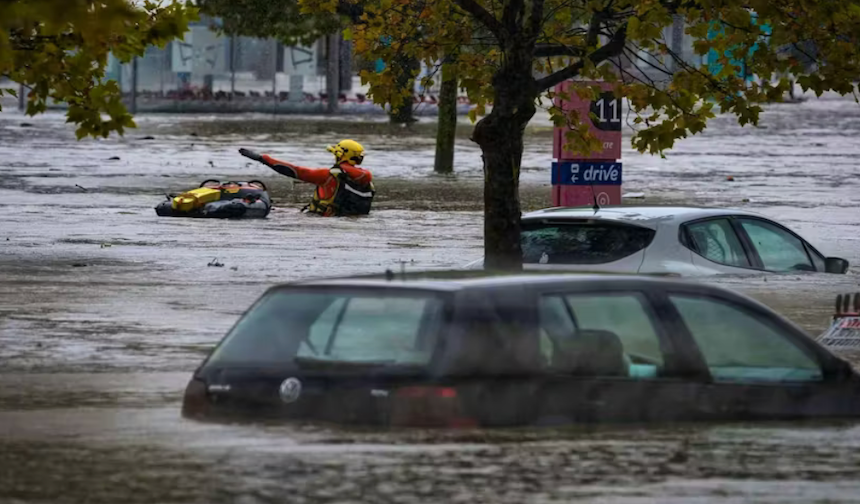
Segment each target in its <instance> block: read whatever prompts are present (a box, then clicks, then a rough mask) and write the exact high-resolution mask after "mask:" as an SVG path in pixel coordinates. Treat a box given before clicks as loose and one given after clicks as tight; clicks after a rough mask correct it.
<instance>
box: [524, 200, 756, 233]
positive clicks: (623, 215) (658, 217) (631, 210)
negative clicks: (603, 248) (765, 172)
mask: <svg viewBox="0 0 860 504" xmlns="http://www.w3.org/2000/svg"><path fill="white" fill-rule="evenodd" d="M722 215H748V216H752V217H760V218H766V217H764V216H763V215H761V214H757V213H755V212H750V211H747V210H739V209H734V208H706V207H694V206H660V205H655V206H628V205H613V206H605V207H602V208H600V209H599V210H597V212H596V213H595V211H594V209H593V208H590V207H554V208H545V209H542V210H538V211H535V212H529V213H527V214H525V215H523V220H541V219H593V220H606V221H616V222H625V223H630V224H635V225H638V226H642V227H647V228H651V229H656V227H657V225H658V224H661V223H663V224H670V223H671V224H675V225H679V224H681V223H683V222H687V221H690V220H695V219H702V218H706V217H719V216H722Z"/></svg>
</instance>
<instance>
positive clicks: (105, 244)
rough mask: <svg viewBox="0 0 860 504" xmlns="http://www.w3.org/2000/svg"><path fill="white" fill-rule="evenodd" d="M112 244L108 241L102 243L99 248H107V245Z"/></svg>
mask: <svg viewBox="0 0 860 504" xmlns="http://www.w3.org/2000/svg"><path fill="white" fill-rule="evenodd" d="M112 246H113V245H111V244H110V243H102V244H101V246H100V247H99V248H108V247H112Z"/></svg>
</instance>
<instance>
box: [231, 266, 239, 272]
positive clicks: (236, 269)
mask: <svg viewBox="0 0 860 504" xmlns="http://www.w3.org/2000/svg"><path fill="white" fill-rule="evenodd" d="M230 269H231V270H233V271H239V267H238V266H231V267H230Z"/></svg>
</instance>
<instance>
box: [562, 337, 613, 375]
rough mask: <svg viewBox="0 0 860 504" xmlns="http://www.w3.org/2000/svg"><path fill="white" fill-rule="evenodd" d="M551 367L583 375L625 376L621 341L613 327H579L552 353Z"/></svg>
mask: <svg viewBox="0 0 860 504" xmlns="http://www.w3.org/2000/svg"><path fill="white" fill-rule="evenodd" d="M552 367H553V368H554V369H555V370H557V371H561V372H563V373H568V374H574V375H584V376H627V375H628V374H629V373H628V369H627V362H626V361H625V359H624V345H622V343H621V338H619V337H618V335H617V334H615V333H614V332H612V331H604V330H598V329H580V330H578V331H576V333H574V334H573V335H572V336H571V337H570V338H565V340H564V341H563V342H562V343H561V345H560V348H559V351H558V352H556V353H555V355H554V356H553V362H552Z"/></svg>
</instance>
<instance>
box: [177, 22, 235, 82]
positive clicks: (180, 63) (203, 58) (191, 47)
mask: <svg viewBox="0 0 860 504" xmlns="http://www.w3.org/2000/svg"><path fill="white" fill-rule="evenodd" d="M172 56H173V58H172V62H171V64H172V69H173V71H174V72H188V73H192V74H198V75H200V74H202V75H207V74H213V73H223V72H225V71H226V64H225V61H224V60H225V59H226V58H225V56H226V51H225V46H224V40H223V38H222V37H219V36H218V35H216V34H215V33H214V32H212V31H211V30H209V29H208V28H207V27H205V26H192V27H191V29H190V30H188V31H187V32H186V33H185V38H184V39H183V40H175V41H174V42H173V55H172Z"/></svg>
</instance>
